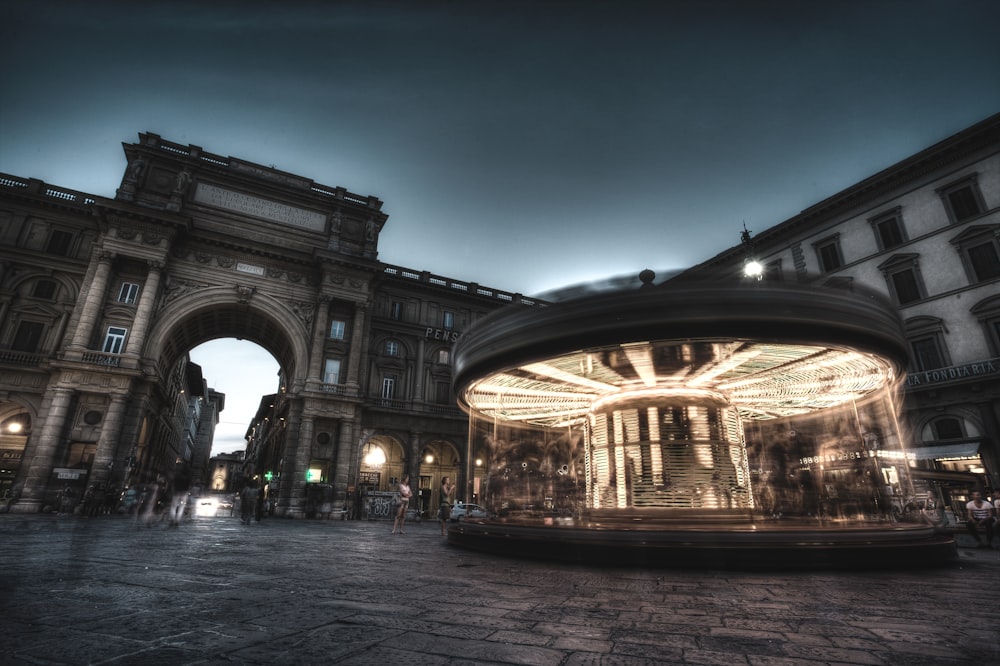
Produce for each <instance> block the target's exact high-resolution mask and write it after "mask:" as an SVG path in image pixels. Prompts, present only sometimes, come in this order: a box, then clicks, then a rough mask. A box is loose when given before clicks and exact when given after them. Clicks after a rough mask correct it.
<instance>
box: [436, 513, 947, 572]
mask: <svg viewBox="0 0 1000 666" xmlns="http://www.w3.org/2000/svg"><path fill="white" fill-rule="evenodd" d="M448 543H449V544H450V545H453V546H457V547H460V548H466V549H470V550H477V551H483V552H489V553H494V554H497V555H503V556H513V557H522V558H530V559H542V560H549V561H561V562H568V563H579V564H598V565H614V566H630V567H648V568H658V567H662V568H699V569H733V570H793V569H885V568H891V569H901V568H914V567H929V566H942V565H947V564H953V563H954V562H955V561H956V560H957V558H958V548H957V546H956V543H955V538H954V535H953V534H951V533H950V532H948V531H947V530H941V529H939V528H936V527H931V526H927V525H909V524H893V525H891V526H887V525H885V524H877V525H851V526H844V527H817V526H810V525H803V524H794V523H792V522H785V521H781V522H776V523H773V524H772V523H764V524H761V525H750V526H739V527H737V528H732V527H728V528H724V527H722V526H720V525H712V524H709V525H707V526H701V527H699V526H696V525H663V526H654V525H642V526H631V525H629V526H625V525H622V526H613V525H607V524H604V525H601V526H599V527H596V528H594V527H574V526H560V525H548V524H525V523H504V522H501V521H466V522H462V523H459V524H458V525H455V526H452V527H450V529H449V530H448Z"/></svg>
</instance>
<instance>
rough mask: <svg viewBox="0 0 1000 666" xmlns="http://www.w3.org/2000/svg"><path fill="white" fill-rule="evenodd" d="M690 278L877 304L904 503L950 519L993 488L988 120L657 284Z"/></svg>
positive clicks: (995, 177) (995, 446) (996, 218)
mask: <svg viewBox="0 0 1000 666" xmlns="http://www.w3.org/2000/svg"><path fill="white" fill-rule="evenodd" d="M748 267H750V268H754V269H755V270H753V271H749V272H750V273H752V275H750V276H748V275H747V272H745V269H746V268H748ZM696 279H732V280H737V279H743V280H747V279H751V280H756V279H760V280H762V282H763V284H765V285H766V284H767V283H768V282H774V281H779V282H786V283H787V282H801V283H821V284H825V285H833V286H839V287H842V288H845V289H858V290H861V289H867V290H874V291H876V292H879V293H880V294H882V295H884V296H887V297H888V298H889V299H890V300H891V301H892V303H894V304H895V306H896V308H897V310H898V314H899V317H900V318H901V320H902V321H903V323H904V325H905V329H906V332H907V338H908V341H909V345H910V351H911V359H910V367H909V369H908V377H907V380H906V387H905V396H906V398H905V404H904V407H903V412H904V416H905V425H906V426H908V429H909V437H910V440H911V451H910V456H911V460H910V466H911V467H912V468H913V476H914V477H915V478H916V479H917V487H916V489H915V490H916V495H917V497H916V498H915V499H916V501H917V502H928V501H931V502H940V503H941V505H942V506H943V507H944V508H945V510H946V512H950V514H951V515H950V516H949V517H951V518H953V519H958V520H962V519H963V517H964V506H965V503H966V502H967V501H968V499H969V494H970V493H971V492H972V491H973V490H982V491H987V492H993V493H996V492H998V491H1000V115H995V116H992V117H990V118H988V119H986V120H984V121H982V122H980V123H978V124H976V125H975V126H973V127H970V128H968V129H966V130H964V131H962V132H960V133H958V134H956V135H954V136H952V137H950V138H948V139H946V140H944V141H942V142H940V143H938V144H935V145H933V146H931V147H929V148H927V149H926V150H924V151H921V152H920V153H918V154H916V155H914V156H912V157H910V158H908V159H906V160H903V161H902V162H899V163H898V164H895V165H893V166H891V167H889V168H887V169H885V170H883V171H881V172H880V173H877V174H875V175H874V176H872V177H870V178H867V179H865V180H863V181H861V182H860V183H858V184H856V185H853V186H852V187H849V188H847V189H846V190H844V191H842V192H840V193H838V194H836V195H834V196H832V197H830V198H828V199H826V200H825V201H822V202H820V203H818V204H816V205H815V206H812V207H811V208H808V209H806V210H804V211H803V212H802V213H800V214H799V215H796V216H795V217H793V218H791V219H789V220H786V221H784V222H782V223H780V224H777V225H775V226H773V227H771V228H768V229H766V230H764V231H761V232H760V233H758V234H756V235H751V234H750V233H749V232H746V233H744V235H743V242H742V243H740V244H739V245H735V246H733V247H731V248H730V249H728V250H726V251H724V252H722V253H720V254H719V255H717V256H716V257H713V258H712V259H710V260H708V261H706V262H704V263H702V264H700V265H698V266H695V267H693V268H691V269H689V270H688V271H686V272H685V273H683V274H681V275H680V276H677V277H676V278H674V279H673V280H670V281H668V282H667V283H666V284H667V286H669V285H670V284H671V283H680V282H683V281H686V280H696Z"/></svg>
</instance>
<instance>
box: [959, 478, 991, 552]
mask: <svg viewBox="0 0 1000 666" xmlns="http://www.w3.org/2000/svg"><path fill="white" fill-rule="evenodd" d="M965 512H966V517H965V528H966V529H967V530H969V534H971V535H972V536H973V537H975V539H976V548H989V547H990V544H991V543H992V542H993V505H992V504H990V503H989V502H987V501H986V500H984V499H983V494H982V493H981V492H979V491H978V490H974V491H973V492H972V501H971V502H969V503H968V504H966V505H965ZM980 528H982V529H983V531H984V532H985V533H986V543H983V539H982V537H981V536H979V530H980Z"/></svg>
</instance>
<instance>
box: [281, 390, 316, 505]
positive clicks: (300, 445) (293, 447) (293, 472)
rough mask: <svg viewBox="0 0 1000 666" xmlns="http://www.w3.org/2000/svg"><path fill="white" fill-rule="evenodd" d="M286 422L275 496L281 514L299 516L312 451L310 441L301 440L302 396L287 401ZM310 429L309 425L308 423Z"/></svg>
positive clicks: (303, 502) (303, 499) (303, 501)
mask: <svg viewBox="0 0 1000 666" xmlns="http://www.w3.org/2000/svg"><path fill="white" fill-rule="evenodd" d="M290 402H291V404H290V409H289V410H288V425H287V426H286V427H285V453H284V456H283V457H284V463H283V464H282V466H281V492H280V494H279V496H278V504H279V509H283V510H281V514H282V515H284V516H285V517H288V518H301V517H302V514H303V507H304V505H305V485H306V468H307V467H308V465H309V457H310V454H311V453H312V445H311V444H312V443H311V442H307V441H303V440H302V438H301V437H300V435H301V434H302V433H301V432H300V427H301V425H302V422H303V417H302V408H303V405H302V400H300V399H296V400H292V401H290ZM310 430H311V426H310Z"/></svg>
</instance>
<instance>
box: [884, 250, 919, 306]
mask: <svg viewBox="0 0 1000 666" xmlns="http://www.w3.org/2000/svg"><path fill="white" fill-rule="evenodd" d="M918 258H919V255H916V254H897V255H893V256H892V257H891V258H889V260H888V261H885V262H883V263H882V264H879V270H881V271H882V275H884V276H885V280H886V283H887V284H888V285H889V294H890V296H892V298H893V299H894V300H895V301H896V303H897V304H899V305H906V304H907V303H913V302H915V301H919V300H921V299H922V298H925V297H926V293H925V292H924V285H923V280H922V279H921V277H920V271H919V269H918V266H917V259H918Z"/></svg>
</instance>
